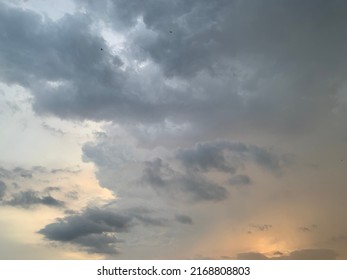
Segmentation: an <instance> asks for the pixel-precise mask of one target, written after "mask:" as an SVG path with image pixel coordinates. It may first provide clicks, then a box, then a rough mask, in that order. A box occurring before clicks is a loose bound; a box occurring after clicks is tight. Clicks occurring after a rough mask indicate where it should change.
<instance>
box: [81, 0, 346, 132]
mask: <svg viewBox="0 0 347 280" xmlns="http://www.w3.org/2000/svg"><path fill="white" fill-rule="evenodd" d="M76 2H78V3H79V4H80V5H83V6H84V7H85V8H86V10H88V11H89V13H90V14H91V15H92V16H94V19H98V20H102V21H104V22H106V23H107V24H109V25H110V26H112V27H113V28H114V29H116V30H117V31H118V32H126V31H128V30H130V29H131V28H133V27H134V26H135V25H137V26H139V22H141V21H142V22H143V25H144V27H143V28H139V30H138V32H134V34H135V35H133V38H129V40H128V41H127V43H128V44H129V45H130V49H131V50H133V53H135V54H137V56H138V57H136V58H137V59H143V60H144V61H146V60H148V59H150V60H152V61H154V62H155V63H156V64H157V65H159V66H160V67H161V69H162V71H163V72H164V73H165V75H166V76H167V77H178V78H180V79H183V80H184V81H189V84H190V86H189V89H190V90H189V91H187V93H188V92H189V93H191V94H185V95H182V96H181V97H182V99H181V100H182V102H181V103H182V104H181V106H177V104H174V103H170V102H168V103H166V104H165V106H166V109H165V113H164V114H166V117H174V118H176V120H181V121H183V120H185V121H188V122H193V123H195V124H196V125H198V126H199V125H203V126H204V130H205V132H206V131H207V130H209V131H219V132H221V131H222V130H225V129H226V128H230V127H232V128H234V127H237V126H238V122H241V121H242V126H243V127H245V125H251V126H252V127H257V128H260V129H266V130H267V131H269V130H270V131H273V130H277V131H278V130H280V131H286V132H294V131H303V129H305V128H306V129H307V127H308V125H309V124H310V125H312V124H314V123H315V122H316V121H317V120H319V119H321V118H322V117H325V116H329V115H331V112H332V109H333V107H334V106H335V105H336V102H331V98H330V97H329V95H328V94H326V93H327V92H329V94H330V95H335V96H336V94H337V89H339V88H341V87H342V85H343V84H344V81H345V80H346V73H347V71H346V63H345V62H344V60H341V59H340V57H341V56H342V55H343V53H344V49H345V48H346V46H347V40H346V38H345V37H344V36H340V35H341V34H343V32H344V29H345V25H346V22H347V20H346V16H345V12H344V11H345V10H346V7H347V4H346V3H344V2H343V1H339V0H333V1H329V2H326V1H322V0H319V1H318V2H317V1H315V0H307V1H305V2H304V3H303V2H302V1H298V0H295V1H287V0H280V1H277V0H266V1H262V2H261V3H255V2H254V1H251V0H247V1H218V2H213V3H211V2H210V1H182V0H176V1H170V3H167V2H158V1H150V4H148V3H146V5H145V4H144V3H142V2H141V1H138V0H132V1H121V0H119V1H110V0H104V1H100V3H99V2H98V3H97V4H95V3H91V1H88V2H86V1H79V0H76ZM298 9H299V12H297V10H298ZM124 30H125V31H124ZM170 31H172V32H170ZM323 65H324V67H323ZM202 73H203V74H202ZM199 75H202V78H200V80H199ZM204 75H205V76H204ZM204 80H205V82H204ZM218 85H220V86H218ZM212 93H213V94H212ZM193 94H196V95H198V96H199V98H191V96H192V95H193ZM294 111H295V114H294V113H293V112H294ZM153 112H158V111H157V110H154V111H153ZM199 112H202V113H199ZM206 112H208V114H206ZM179 116H181V117H179ZM216 124H218V125H216ZM311 127H312V126H311Z"/></svg>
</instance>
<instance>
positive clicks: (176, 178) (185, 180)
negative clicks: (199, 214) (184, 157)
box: [142, 159, 228, 202]
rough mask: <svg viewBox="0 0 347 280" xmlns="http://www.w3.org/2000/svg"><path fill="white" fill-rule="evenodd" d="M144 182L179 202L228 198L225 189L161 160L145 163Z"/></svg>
mask: <svg viewBox="0 0 347 280" xmlns="http://www.w3.org/2000/svg"><path fill="white" fill-rule="evenodd" d="M142 181H143V182H146V183H147V184H149V185H151V186H152V187H153V188H154V189H155V190H156V191H157V192H158V193H159V194H161V195H163V196H169V197H172V198H173V199H179V201H190V202H191V201H196V202H199V201H220V200H224V199H226V198H227V197H228V191H227V190H226V189H225V188H224V187H222V186H219V185H218V184H216V183H213V182H211V181H209V180H207V179H206V178H205V177H203V176H202V175H199V174H195V173H192V172H186V173H181V172H179V171H174V170H173V169H171V167H169V165H168V164H167V163H163V161H162V160H161V159H155V160H153V161H147V162H145V168H144V170H143V177H142Z"/></svg>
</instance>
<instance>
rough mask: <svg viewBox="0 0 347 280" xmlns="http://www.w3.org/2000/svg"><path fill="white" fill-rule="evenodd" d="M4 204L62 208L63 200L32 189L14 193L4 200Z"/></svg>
mask: <svg viewBox="0 0 347 280" xmlns="http://www.w3.org/2000/svg"><path fill="white" fill-rule="evenodd" d="M4 204H6V205H10V206H14V207H21V208H32V207H35V206H39V205H45V206H50V207H56V208H63V207H64V206H65V203H64V202H63V201H60V200H57V199H55V198H54V197H53V196H51V195H49V194H48V195H43V194H40V193H39V192H36V191H32V190H28V191H21V192H19V193H15V194H13V195H12V197H11V198H10V199H9V200H7V201H4Z"/></svg>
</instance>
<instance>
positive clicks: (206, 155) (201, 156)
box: [177, 141, 283, 174]
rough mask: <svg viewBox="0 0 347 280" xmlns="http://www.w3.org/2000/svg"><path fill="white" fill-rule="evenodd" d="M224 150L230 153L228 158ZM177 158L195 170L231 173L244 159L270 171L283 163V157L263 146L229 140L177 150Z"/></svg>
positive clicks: (277, 168) (276, 169) (275, 169)
mask: <svg viewBox="0 0 347 280" xmlns="http://www.w3.org/2000/svg"><path fill="white" fill-rule="evenodd" d="M226 152H230V153H231V155H229V158H228V159H226V156H227V153H226ZM177 158H178V159H179V160H180V161H181V162H182V163H183V165H184V166H186V167H187V168H193V169H195V170H197V171H203V172H206V171H208V170H210V169H216V170H218V171H222V172H229V173H231V174H233V173H235V171H236V170H237V168H239V167H240V166H242V165H243V164H244V162H246V161H252V162H254V163H256V164H258V165H259V166H262V167H264V168H266V169H269V170H272V171H278V170H279V169H280V168H281V165H282V163H283V159H281V158H280V157H278V156H276V155H274V154H273V153H271V152H270V151H268V150H266V149H264V148H260V147H258V146H255V145H248V144H244V143H241V142H230V141H210V142H205V143H198V144H196V145H195V147H194V148H188V149H180V150H178V152H177Z"/></svg>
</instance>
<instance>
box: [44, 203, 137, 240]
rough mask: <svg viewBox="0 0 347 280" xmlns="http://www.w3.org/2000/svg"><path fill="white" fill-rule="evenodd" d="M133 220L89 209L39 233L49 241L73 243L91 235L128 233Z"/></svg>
mask: <svg viewBox="0 0 347 280" xmlns="http://www.w3.org/2000/svg"><path fill="white" fill-rule="evenodd" d="M131 222H132V218H131V217H129V216H125V215H120V214H117V213H114V212H112V211H107V210H102V209H97V208H88V209H86V210H85V211H84V212H82V213H80V214H76V215H71V216H67V217H65V218H63V219H58V220H57V221H56V222H55V223H52V224H48V225H46V226H45V227H44V228H43V229H41V230H39V231H38V233H40V234H43V235H44V236H45V238H47V239H48V240H54V241H62V242H67V241H73V240H75V239H76V238H80V237H83V236H88V235H89V234H102V233H114V232H124V231H128V230H129V229H130V227H131Z"/></svg>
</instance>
